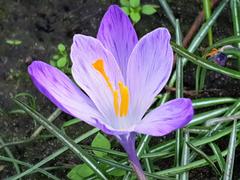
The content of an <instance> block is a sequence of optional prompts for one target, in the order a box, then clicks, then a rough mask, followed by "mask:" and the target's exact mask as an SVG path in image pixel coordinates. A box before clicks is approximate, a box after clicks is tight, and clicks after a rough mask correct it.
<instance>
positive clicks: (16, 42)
mask: <svg viewBox="0 0 240 180" xmlns="http://www.w3.org/2000/svg"><path fill="white" fill-rule="evenodd" d="M5 42H6V43H7V44H9V45H12V46H18V45H21V44H22V41H21V40H18V39H7V40H6V41H5Z"/></svg>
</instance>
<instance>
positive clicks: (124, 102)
mask: <svg viewBox="0 0 240 180" xmlns="http://www.w3.org/2000/svg"><path fill="white" fill-rule="evenodd" d="M92 65H93V67H94V68H95V69H96V70H97V71H98V72H99V73H100V74H101V75H102V76H103V78H104V79H105V81H106V83H107V85H108V87H109V88H110V90H111V92H112V95H113V106H114V111H115V114H116V116H120V117H124V116H126V115H127V114H128V106H129V90H128V87H127V86H125V85H124V84H123V83H122V82H121V81H119V83H118V85H119V91H120V97H121V103H120V106H119V102H118V98H119V97H118V90H114V89H113V86H112V84H111V82H110V79H109V77H108V76H107V74H106V72H105V70H104V61H103V60H102V59H98V60H97V61H96V62H95V63H93V64H92Z"/></svg>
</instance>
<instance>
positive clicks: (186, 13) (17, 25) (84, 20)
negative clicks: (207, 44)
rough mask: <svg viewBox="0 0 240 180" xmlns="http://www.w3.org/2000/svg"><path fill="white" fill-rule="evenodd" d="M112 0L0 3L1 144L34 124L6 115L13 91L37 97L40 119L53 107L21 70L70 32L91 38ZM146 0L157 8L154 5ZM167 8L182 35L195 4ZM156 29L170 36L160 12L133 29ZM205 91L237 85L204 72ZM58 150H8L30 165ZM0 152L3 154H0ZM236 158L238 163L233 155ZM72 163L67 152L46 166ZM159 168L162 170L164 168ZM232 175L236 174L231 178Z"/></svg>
mask: <svg viewBox="0 0 240 180" xmlns="http://www.w3.org/2000/svg"><path fill="white" fill-rule="evenodd" d="M116 2H117V1H110V0H61V1H58V0H49V1H48V0H43V1H30V0H24V1H23V0H11V1H9V0H1V1H0V39H1V40H0V69H1V70H0V108H1V109H0V110H1V112H2V113H1V115H0V127H1V128H0V136H1V138H3V140H4V141H5V142H12V141H16V140H21V139H25V138H28V137H29V136H30V135H31V134H32V133H33V132H34V130H35V129H36V128H37V126H38V125H36V124H35V123H34V121H33V120H32V119H31V118H29V117H28V116H27V115H22V114H9V112H10V111H11V110H13V109H15V108H16V106H15V105H14V104H13V102H12V100H11V99H10V98H11V97H13V96H15V95H16V94H17V93H20V92H30V93H32V94H34V95H35V96H36V97H37V100H36V102H37V109H38V110H39V111H41V112H44V114H46V116H48V115H49V114H51V112H53V111H54V110H55V107H54V106H53V105H52V104H50V103H49V101H48V100H47V99H46V98H45V97H43V96H42V95H41V94H40V93H39V92H38V91H37V90H36V89H35V88H34V86H33V85H32V83H31V81H30V79H29V77H28V75H27V73H26V72H27V66H28V65H29V64H30V63H31V61H32V60H34V59H41V60H44V61H46V62H49V60H50V57H51V56H52V55H53V54H54V52H55V51H56V46H57V44H58V43H61V42H63V43H64V44H66V45H67V46H68V47H69V46H70V44H71V41H72V36H73V34H75V33H82V34H86V35H91V36H95V35H96V33H97V29H98V26H99V23H100V20H101V17H102V15H103V14H104V12H105V11H106V9H107V7H108V6H109V5H110V4H111V3H116ZM147 2H149V1H147ZM152 2H153V3H155V4H158V1H152ZM170 4H171V7H172V8H173V10H174V13H175V15H176V16H177V17H178V18H179V19H180V22H181V25H182V29H183V32H184V33H186V32H187V31H188V29H189V27H190V25H191V24H192V22H193V21H194V18H195V17H196V16H197V14H198V11H199V10H200V8H201V6H200V5H199V4H198V3H197V2H196V1H190V0H188V1H187V0H184V1H171V3H170ZM227 17H229V12H228V10H227V9H226V10H225V11H224V14H222V15H221V17H220V18H219V20H218V22H217V23H216V24H215V25H214V28H215V31H214V32H215V34H214V36H215V39H221V38H223V37H226V36H228V35H231V33H232V31H231V29H232V28H231V22H230V21H229V18H227ZM220 22H221V24H220ZM222 22H224V23H222ZM159 26H166V27H168V28H169V29H170V31H171V32H173V28H172V27H171V25H170V24H169V22H168V19H167V18H166V17H165V16H164V14H163V11H162V10H159V12H158V14H155V15H153V16H148V17H146V16H144V17H143V19H142V21H141V22H140V23H139V24H137V25H136V29H137V32H138V34H139V36H142V35H143V34H145V33H146V32H149V31H150V30H152V29H154V28H156V27H159ZM173 38H174V37H173ZM6 39H19V40H21V41H22V44H21V45H19V46H11V45H9V44H6V42H5V40H6ZM185 71H186V73H185V77H184V79H185V87H186V89H188V90H193V89H194V76H195V75H194V74H195V73H194V72H195V66H194V65H188V66H187V67H186V70H185ZM205 89H206V91H205V92H203V93H202V94H201V96H203V97H210V96H211V97H218V96H231V97H239V96H240V91H239V90H240V82H239V81H237V80H233V79H231V78H228V77H226V76H223V75H219V74H215V73H213V72H209V73H208V78H207V86H206V87H205ZM193 98H195V97H193ZM66 118H67V119H69V118H70V117H68V116H67V115H61V116H60V118H58V119H57V121H55V124H56V125H58V126H60V125H61V124H62V123H63V122H64V119H66ZM87 129H90V127H89V126H87V125H84V124H83V123H81V124H79V125H76V126H73V127H71V128H70V130H69V133H68V134H70V135H71V136H72V137H75V136H76V135H78V134H81V133H82V132H84V131H86V130H87ZM59 147H61V144H60V143H59V142H58V141H57V140H56V139H54V138H50V139H48V140H37V141H33V142H31V143H27V144H24V145H17V146H13V147H12V148H11V150H12V152H13V153H14V156H15V158H16V159H19V160H23V161H25V162H30V163H32V164H34V163H36V162H38V161H39V160H41V159H43V158H44V157H46V156H47V155H49V154H50V153H52V152H54V150H56V149H57V148H59ZM1 153H3V151H0V154H1ZM237 159H239V153H238V154H237ZM77 162H78V161H77V160H76V159H75V158H74V157H73V156H72V155H71V154H70V153H68V154H66V155H65V156H64V157H62V156H61V157H60V158H58V159H56V160H55V161H54V162H52V163H51V164H48V166H53V165H61V164H63V163H67V164H74V163H77ZM0 165H4V169H3V170H2V171H0V179H3V178H5V177H7V176H10V175H14V173H15V171H14V169H13V168H12V164H6V163H3V162H0ZM162 166H163V168H165V167H164V164H163V165H162ZM56 173H57V174H58V175H59V177H61V176H64V174H66V172H65V171H62V170H61V171H57V172H56ZM238 173H239V172H238ZM238 175H239V174H237V173H236V174H235V177H237V176H238ZM238 177H239V176H238ZM26 179H43V177H41V176H31V177H28V178H26ZM63 179H64V178H63ZM191 179H216V178H215V177H214V173H213V172H212V170H211V169H210V168H202V169H199V170H197V171H194V172H192V173H191Z"/></svg>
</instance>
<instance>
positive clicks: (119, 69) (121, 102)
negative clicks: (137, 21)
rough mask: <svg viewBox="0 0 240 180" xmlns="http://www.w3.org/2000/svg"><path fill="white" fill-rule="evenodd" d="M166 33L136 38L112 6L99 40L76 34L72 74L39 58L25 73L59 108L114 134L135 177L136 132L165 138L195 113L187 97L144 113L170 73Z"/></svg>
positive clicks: (137, 166)
mask: <svg viewBox="0 0 240 180" xmlns="http://www.w3.org/2000/svg"><path fill="white" fill-rule="evenodd" d="M169 41H170V34H169V32H168V30H167V29H165V28H158V29H156V30H154V31H152V32H150V33H148V34H146V35H145V36H144V37H142V38H141V39H140V40H139V41H138V38H137V35H136V32H135V30H134V28H133V26H132V24H131V22H130V20H129V18H128V17H127V16H126V15H125V14H124V13H123V11H122V10H121V9H120V8H119V7H118V6H116V5H112V6H110V8H109V9H108V11H107V12H106V14H105V15H104V17H103V19H102V22H101V24H100V28H99V31H98V34H97V38H94V37H90V36H85V35H82V34H77V35H75V36H74V38H73V44H72V47H71V60H72V64H73V65H72V76H73V79H74V80H75V82H76V84H77V85H78V86H79V87H80V88H81V89H80V88H79V87H78V86H77V85H75V84H74V83H73V82H72V80H70V79H69V78H68V77H67V76H66V75H65V74H64V73H62V72H61V71H60V70H58V69H56V68H55V67H52V66H50V65H48V64H46V63H44V62H41V61H34V62H33V63H32V64H31V65H30V66H29V68H28V72H29V74H30V76H31V78H32V80H33V83H34V84H35V86H36V87H37V88H38V89H39V91H40V92H41V93H42V94H44V95H45V96H47V97H48V98H49V99H50V100H51V101H52V102H53V103H54V104H55V105H56V106H57V107H58V108H60V109H61V110H62V111H64V112H66V113H68V114H70V115H72V116H74V117H77V118H79V119H81V120H83V121H85V122H86V123H88V124H90V125H92V126H95V127H97V128H99V129H101V130H102V131H103V132H105V133H107V134H110V135H114V136H116V138H117V139H118V141H119V142H120V143H121V145H122V146H123V148H124V149H125V151H126V152H127V154H128V156H129V160H130V162H131V164H132V166H133V168H134V170H135V171H136V172H137V175H138V177H139V179H145V177H144V174H143V171H142V169H141V165H140V163H139V160H138V158H137V156H136V152H135V145H134V144H135V136H136V133H142V134H147V135H151V136H163V135H166V134H168V133H170V132H172V131H174V130H176V129H178V128H181V127H183V126H185V125H186V124H187V123H188V122H189V121H190V120H191V119H192V116H193V108H192V103H191V100H190V99H186V98H179V99H175V100H172V101H169V102H167V103H165V104H163V105H161V106H160V107H157V108H156V109H154V110H152V111H150V112H149V113H147V111H148V109H149V107H150V106H151V104H152V103H153V102H154V98H155V96H156V95H157V94H158V93H159V92H160V91H161V90H162V88H163V87H164V86H165V84H166V83H167V81H168V79H169V76H170V74H171V71H172V65H173V51H172V48H171V46H170V43H169Z"/></svg>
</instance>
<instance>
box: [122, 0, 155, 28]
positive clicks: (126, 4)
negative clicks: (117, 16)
mask: <svg viewBox="0 0 240 180" xmlns="http://www.w3.org/2000/svg"><path fill="white" fill-rule="evenodd" d="M120 4H121V8H122V10H123V11H124V12H125V13H126V14H127V15H128V16H129V17H130V18H131V20H132V22H133V23H134V24H136V23H137V22H139V21H140V20H141V14H145V15H152V14H154V13H156V12H157V10H156V9H157V8H158V7H159V6H157V5H152V4H144V5H142V4H141V1H140V0H120Z"/></svg>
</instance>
